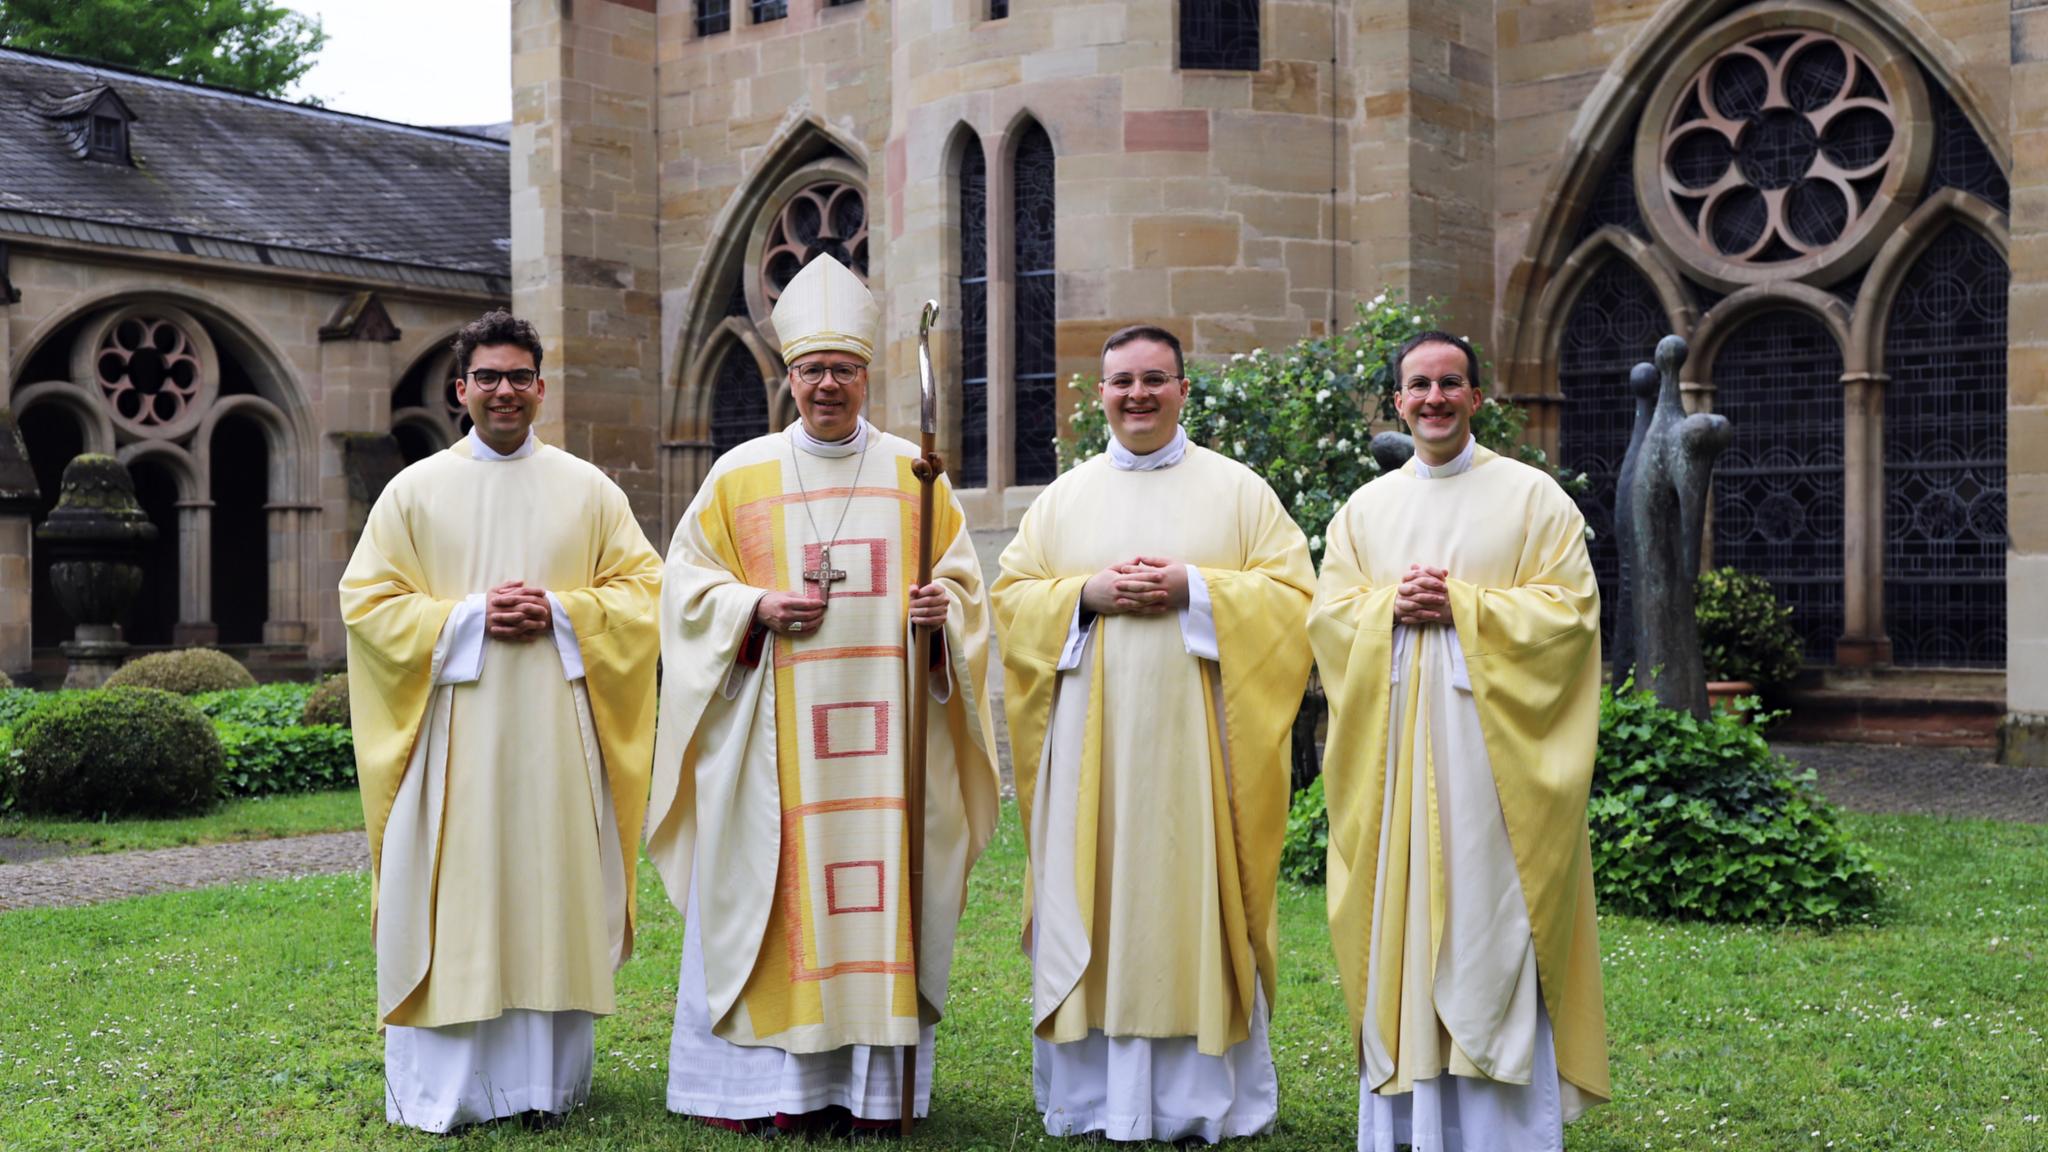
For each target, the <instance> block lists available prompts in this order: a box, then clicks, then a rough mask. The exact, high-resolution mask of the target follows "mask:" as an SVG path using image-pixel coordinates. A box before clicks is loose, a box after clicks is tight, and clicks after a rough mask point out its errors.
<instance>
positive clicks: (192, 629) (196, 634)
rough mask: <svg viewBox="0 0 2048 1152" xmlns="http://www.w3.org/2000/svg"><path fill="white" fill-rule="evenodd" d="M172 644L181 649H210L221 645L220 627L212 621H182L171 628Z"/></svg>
mask: <svg viewBox="0 0 2048 1152" xmlns="http://www.w3.org/2000/svg"><path fill="white" fill-rule="evenodd" d="M171 643H173V644H176V645H177V646H178V647H180V648H194V647H199V648H210V647H212V646H213V645H215V644H218V643H220V625H218V624H215V623H214V622H213V621H211V620H180V621H178V622H177V623H176V624H174V625H172V626H171Z"/></svg>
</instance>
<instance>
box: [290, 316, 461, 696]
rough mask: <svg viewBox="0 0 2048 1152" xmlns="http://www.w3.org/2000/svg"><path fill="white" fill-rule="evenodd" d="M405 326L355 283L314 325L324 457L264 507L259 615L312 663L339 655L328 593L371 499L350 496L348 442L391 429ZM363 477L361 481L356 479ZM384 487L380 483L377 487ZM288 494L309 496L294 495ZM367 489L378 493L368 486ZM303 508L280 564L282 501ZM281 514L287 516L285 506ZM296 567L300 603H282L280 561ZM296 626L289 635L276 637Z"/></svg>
mask: <svg viewBox="0 0 2048 1152" xmlns="http://www.w3.org/2000/svg"><path fill="white" fill-rule="evenodd" d="M401 335H402V333H401V332H400V331H399V329H398V328H397V326H396V325H394V324H393V323H391V318H390V315H389V313H387V312H386V311H385V309H384V305H383V303H382V302H381V301H380V300H378V298H377V297H376V296H375V295H374V294H372V293H367V292H365V293H357V294H356V295H354V296H351V297H347V298H345V299H343V300H342V301H341V303H340V305H339V306H338V307H337V308H336V310H335V313H334V315H333V316H332V317H331V318H330V319H329V320H328V322H327V323H326V324H325V325H324V326H322V327H321V329H320V392H319V397H320V427H321V429H322V431H323V432H325V433H326V435H324V436H322V437H321V439H320V443H319V446H318V449H317V451H318V452H319V457H320V468H319V479H318V485H319V487H318V489H317V490H316V491H314V492H312V493H309V494H301V493H294V492H291V491H289V490H285V491H275V492H272V493H271V495H272V497H273V498H274V503H273V504H272V505H271V506H270V508H271V509H272V510H270V511H269V512H268V514H269V517H270V522H271V523H270V526H271V529H272V532H273V536H272V541H273V542H272V544H271V548H272V550H273V551H272V561H273V562H272V566H271V573H270V596H271V607H270V614H269V619H267V620H266V621H265V622H264V630H263V636H264V640H265V641H266V642H274V643H303V644H305V645H306V648H307V654H308V656H310V657H311V659H312V660H313V661H314V662H315V663H318V664H334V663H338V662H339V661H341V660H342V659H344V644H345V640H344V636H343V632H342V627H341V605H340V601H339V600H338V599H337V598H336V596H335V594H334V590H335V588H336V587H337V586H338V585H340V583H341V571H342V569H343V568H344V567H345V566H346V565H347V564H348V556H349V552H350V550H351V549H353V548H354V547H355V533H354V532H353V531H352V530H351V527H350V526H351V525H360V524H361V523H362V518H363V517H365V516H367V515H368V514H369V505H368V504H364V505H362V506H361V507H360V508H359V507H356V506H354V504H353V503H352V502H351V493H352V491H356V490H355V489H352V488H351V486H350V472H349V460H348V447H347V445H348V442H349V440H350V438H351V437H356V436H372V437H384V438H386V439H389V437H390V433H391V389H392V388H394V387H396V386H397V384H398V374H399V372H400V371H402V369H403V366H402V365H398V364H394V363H393V361H392V351H393V347H394V345H393V342H394V341H396V340H397V339H399V337H400V336H401ZM439 395H440V393H439V392H438V391H436V390H435V389H434V388H433V387H432V386H430V387H429V389H428V393H427V400H428V402H429V403H435V402H437V401H438V398H439ZM389 449H390V451H389V455H390V456H392V457H394V458H395V457H396V456H397V455H398V444H397V441H395V440H394V441H391V442H390V444H389ZM358 487H360V486H358ZM379 490H381V488H380V489H379ZM294 495H304V496H307V497H309V499H305V500H301V501H298V502H293V501H291V500H290V499H288V498H289V497H291V496H294ZM369 495H370V497H371V498H374V497H375V495H376V494H375V493H374V492H371V493H369ZM291 508H298V509H301V510H302V514H300V515H298V516H297V518H296V519H295V520H293V521H292V522H293V523H294V524H295V526H296V527H297V529H298V531H297V534H296V535H295V536H294V537H292V539H293V540H294V541H295V543H294V545H293V546H292V547H293V550H292V551H291V557H290V558H287V559H286V560H285V562H284V563H283V564H282V565H280V564H279V563H278V562H277V561H278V557H277V553H276V549H277V548H278V547H279V545H278V544H277V542H276V541H277V539H278V537H277V536H276V535H275V533H276V531H277V528H278V524H279V520H280V511H287V510H289V509H291ZM285 518H286V519H291V517H289V516H287V517H285ZM281 568H283V569H296V572H297V574H296V575H295V576H292V577H291V579H292V580H294V581H295V591H294V594H295V595H296V596H297V597H298V607H297V608H296V609H294V610H290V611H288V612H286V611H283V610H281V609H280V606H279V601H278V597H279V595H280V593H281V592H282V591H283V589H282V587H281V585H280V583H279V581H280V579H281V578H282V574H281V571H280V569H281ZM293 631H296V632H297V633H298V635H297V638H296V639H295V640H293V639H273V637H285V636H289V635H290V634H291V633H292V632H293Z"/></svg>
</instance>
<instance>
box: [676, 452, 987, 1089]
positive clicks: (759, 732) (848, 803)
mask: <svg viewBox="0 0 2048 1152" xmlns="http://www.w3.org/2000/svg"><path fill="white" fill-rule="evenodd" d="M860 435H861V436H862V437H865V440H864V441H863V440H860V439H858V438H857V439H856V441H855V442H854V443H852V444H849V445H845V446H831V445H818V444H817V443H816V442H815V441H811V440H809V438H808V437H807V436H803V435H802V434H801V425H792V426H791V427H790V428H789V429H788V430H785V431H784V432H782V433H779V434H775V435H770V436H764V437H761V438H759V439H756V440H752V441H750V442H748V443H746V444H743V445H741V446H740V447H738V448H735V449H733V450H732V451H731V452H728V453H726V455H725V456H723V457H721V458H720V459H719V460H718V462H717V463H716V464H715V465H713V466H712V469H711V474H710V475H709V476H708V477H706V479H705V481H704V484H703V486H702V487H701V488H700V489H699V490H698V493H697V497H696V499H695V500H693V501H692V502H691V505H690V508H689V510H688V511H687V512H685V513H684V515H683V518H682V521H681V522H680V523H679V524H678V525H677V526H676V532H675V537H674V539H673V541H672V542H671V544H670V547H669V555H668V564H667V568H666V574H665V577H664V586H663V589H662V609H661V611H662V645H663V664H664V668H665V672H664V677H665V678H664V681H663V684H662V701H661V721H660V726H659V732H658V737H657V740H656V752H655V766H656V767H655V774H654V786H653V798H652V805H653V807H652V811H651V813H650V819H649V833H648V850H649V853H650V854H651V856H652V857H653V859H654V860H655V862H656V865H657V866H658V867H659V869H660V870H661V874H662V878H663V880H664V881H666V883H667V886H668V892H669V897H670V899H671V900H673V901H674V902H675V903H676V905H677V907H678V908H679V909H684V910H685V911H686V913H693V915H692V923H691V925H690V927H691V931H692V933H693V934H696V935H697V938H698V941H699V944H698V948H697V949H696V950H695V951H694V952H693V955H692V959H695V957H696V955H697V954H701V962H702V968H703V971H702V980H703V989H702V993H703V996H704V1001H705V1003H704V1009H705V1017H704V1018H705V1020H707V1021H708V1022H709V1025H710V1030H711V1033H712V1034H713V1035H715V1036H716V1037H717V1038H718V1039H719V1040H721V1041H724V1042H727V1043H730V1044H733V1045H740V1046H764V1047H772V1048H779V1049H782V1050H784V1051H785V1052H789V1053H798V1054H806V1053H827V1052H831V1051H833V1050H835V1049H841V1048H844V1047H846V1046H848V1045H872V1046H885V1047H888V1046H901V1045H906V1044H910V1043H913V1042H915V1040H916V1039H917V1038H918V1036H919V1033H920V1020H922V1022H923V1023H924V1024H930V1023H932V1022H934V1021H936V1020H937V1019H938V1018H939V1016H940V1015H941V1014H942V1013H943V1010H944V1007H945V999H946V982H947V977H948V974H949V972H950V969H951V964H952V953H953V934H954V930H955V928H956V927H957V925H958V923H959V918H960V913H961V910H962V908H963V907H964V905H965V901H966V893H967V872H968V870H969V868H971V867H972V866H973V863H974V861H975V859H976V857H978V856H979V855H980V853H981V850H982V848H983V847H984V846H985V845H986V844H987V843H988V838H989V835H990V833H991V831H992V829H993V827H994V822H995V815H996V805H997V778H996V773H995V768H994V765H993V763H992V761H991V759H990V755H989V748H990V740H991V737H990V734H989V732H990V725H989V711H988V709H989V705H988V701H987V697H986V695H985V684H984V682H983V681H984V668H985V665H986V659H987V649H986V640H985V637H986V635H987V631H988V617H987V609H986V599H985V596H984V593H983V590H982V585H981V569H980V567H979V564H978V562H977V561H976V560H975V557H974V547H973V543H972V541H971V540H970V538H969V536H968V534H967V531H966V526H965V522H964V520H963V518H962V516H961V512H960V506H959V503H958V501H957V500H955V499H954V498H953V496H952V492H951V489H950V488H949V487H947V486H945V484H944V482H943V481H942V482H941V487H940V491H939V497H940V499H939V500H938V503H937V515H936V517H935V520H936V523H935V524H934V526H933V527H934V534H935V535H934V567H933V574H934V580H935V582H938V583H941V584H943V585H945V587H946V588H947V590H948V591H949V592H950V593H951V594H952V600H953V604H952V611H951V614H950V615H949V616H948V618H947V621H946V627H945V632H944V635H945V643H944V645H943V651H944V654H945V658H946V663H945V664H944V665H943V666H942V667H940V668H937V669H935V670H934V677H933V687H934V691H935V693H937V694H939V695H941V696H942V697H943V699H942V701H940V702H938V703H936V704H935V706H934V707H932V708H931V709H930V710H929V717H930V719H929V729H928V731H929V745H928V747H929V776H928V782H927V784H926V800H927V803H926V809H925V833H926V835H925V856H924V868H925V879H924V885H925V886H924V903H923V907H922V909H921V910H920V912H921V915H920V921H919V923H920V930H921V934H922V938H923V942H924V948H923V951H922V952H921V953H920V954H919V955H918V956H917V958H916V960H917V989H918V991H919V992H921V993H922V996H923V1001H924V1003H923V1004H922V1005H921V1006H919V1005H915V1004H914V1003H913V999H912V983H911V979H910V976H911V968H910V961H909V957H908V948H909V921H908V919H907V917H906V916H905V915H904V912H905V901H904V894H905V885H906V878H905V876H904V873H903V863H904V861H903V847H904V844H903V841H904V819H903V816H904V812H903V763H904V760H903V757H904V754H905V735H906V734H905V730H904V722H905V717H906V712H905V699H906V689H907V683H908V681H907V675H906V670H905V667H904V654H905V651H906V647H907V645H908V643H909V641H910V623H909V616H908V611H907V598H908V588H909V586H910V584H912V583H914V581H915V578H916V564H917V558H916V552H915V547H914V545H915V541H916V529H917V502H918V496H917V481H916V479H915V478H914V477H913V476H912V475H911V471H910V466H911V462H912V460H913V459H914V458H915V457H916V454H917V450H916V448H915V447H914V446H912V445H911V444H909V443H908V442H906V441H904V440H901V439H898V438H897V437H894V436H890V435H888V434H886V433H884V432H881V431H880V430H878V429H876V428H874V427H873V426H872V425H865V426H864V428H863V432H862V433H861V434H860ZM863 444H864V446H865V453H864V454H863V452H861V451H860V450H859V449H860V448H861V446H862V445H863ZM799 471H800V473H801V482H799ZM849 497H850V500H849ZM806 503H808V504H809V505H810V509H809V513H808V515H807V514H806V511H805V504H806ZM842 514H843V515H844V517H845V519H844V522H843V524H842V523H841V516H842ZM814 521H815V524H816V529H815V534H814V529H813V522H814ZM835 525H839V528H838V531H837V533H836V535H835V534H834V526H835ZM820 534H822V535H824V536H829V537H831V538H830V539H820V538H819V535H820ZM821 545H829V546H830V549H831V567H832V569H834V570H836V571H837V572H841V573H844V578H843V579H839V580H835V581H833V582H832V583H831V586H830V595H829V602H830V606H829V607H828V609H827V610H826V612H825V615H824V618H823V620H822V621H821V622H820V625H819V628H818V631H817V632H815V633H811V634H805V635H801V636H777V635H774V634H772V633H766V632H765V631H763V632H761V633H759V634H755V635H756V639H757V640H759V639H762V638H765V641H766V642H765V644H764V645H762V647H761V650H760V651H759V653H758V658H757V659H756V660H754V661H752V662H750V660H749V655H750V653H749V652H748V651H747V649H748V648H749V647H750V645H749V642H748V641H749V636H750V634H754V628H753V614H754V607H755V603H756V601H758V600H759V598H760V597H761V595H762V593H763V591H764V590H768V589H778V590H783V591H794V590H796V589H798V588H801V587H804V586H805V581H806V576H805V574H806V573H812V574H815V573H817V572H818V571H819V569H820V561H821V559H822V558H823V557H822V549H821ZM810 587H811V588H812V590H813V591H814V592H815V591H816V590H817V587H818V585H817V584H816V583H812V584H811V585H810ZM935 647H936V646H935ZM693 880H694V882H695V883H694V892H695V901H694V905H695V906H694V909H692V908H691V893H692V890H693ZM687 972H688V970H687V969H686V976H687ZM685 991H686V992H687V991H688V990H687V989H686V990H685ZM920 1008H921V1010H920ZM681 1009H682V1005H680V1004H679V1009H678V1020H679V1033H680V1031H681V1024H680V1022H681V1021H682V1019H683V1016H684V1013H683V1012H682V1010H681ZM884 1055H886V1054H884ZM861 1062H862V1063H863V1064H864V1063H865V1058H864V1057H863V1059H862V1061H861ZM681 1074H682V1070H681V1069H672V1070H671V1099H672V1100H673V1099H674V1098H675V1089H676V1087H677V1077H678V1076H680V1075H681ZM895 1111H896V1109H895V1106H894V1104H893V1103H892V1104H890V1105H889V1107H888V1110H887V1112H886V1113H885V1115H890V1116H893V1115H894V1114H895ZM705 1114H710V1113H705Z"/></svg>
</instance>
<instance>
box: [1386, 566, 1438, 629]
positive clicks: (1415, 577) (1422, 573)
mask: <svg viewBox="0 0 2048 1152" xmlns="http://www.w3.org/2000/svg"><path fill="white" fill-rule="evenodd" d="M1450 577H1451V574H1450V572H1449V571H1447V570H1446V569H1443V568H1432V567H1430V566H1429V565H1427V564H1410V565H1409V566H1408V574H1407V575H1406V576H1403V577H1402V578H1401V585H1400V587H1399V588H1396V589H1395V590H1394V623H1396V624H1449V623H1450V622H1451V589H1450V586H1449V585H1447V584H1445V583H1444V581H1446V580H1448V579H1450Z"/></svg>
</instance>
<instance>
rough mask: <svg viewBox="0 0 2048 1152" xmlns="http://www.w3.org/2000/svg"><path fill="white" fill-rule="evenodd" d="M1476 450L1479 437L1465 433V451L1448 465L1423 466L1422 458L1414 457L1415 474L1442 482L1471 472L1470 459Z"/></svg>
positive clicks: (1453, 458)
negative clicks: (1462, 473)
mask: <svg viewBox="0 0 2048 1152" xmlns="http://www.w3.org/2000/svg"><path fill="white" fill-rule="evenodd" d="M1478 449H1479V437H1477V436H1474V435H1472V434H1470V433H1467V434H1466V435H1465V450H1464V451H1462V452H1460V453H1458V454H1457V455H1456V456H1454V457H1452V458H1451V460H1450V462H1449V463H1446V464H1436V465H1430V464H1424V463H1423V462H1422V457H1420V456H1416V457H1414V458H1413V459H1414V461H1415V474H1416V475H1417V476H1420V477H1422V478H1424V479H1425V480H1442V479H1444V478H1446V477H1450V476H1456V475H1458V474H1459V473H1461V472H1470V471H1471V470H1472V457H1473V455H1474V454H1475V453H1476V452H1477V451H1478Z"/></svg>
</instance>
